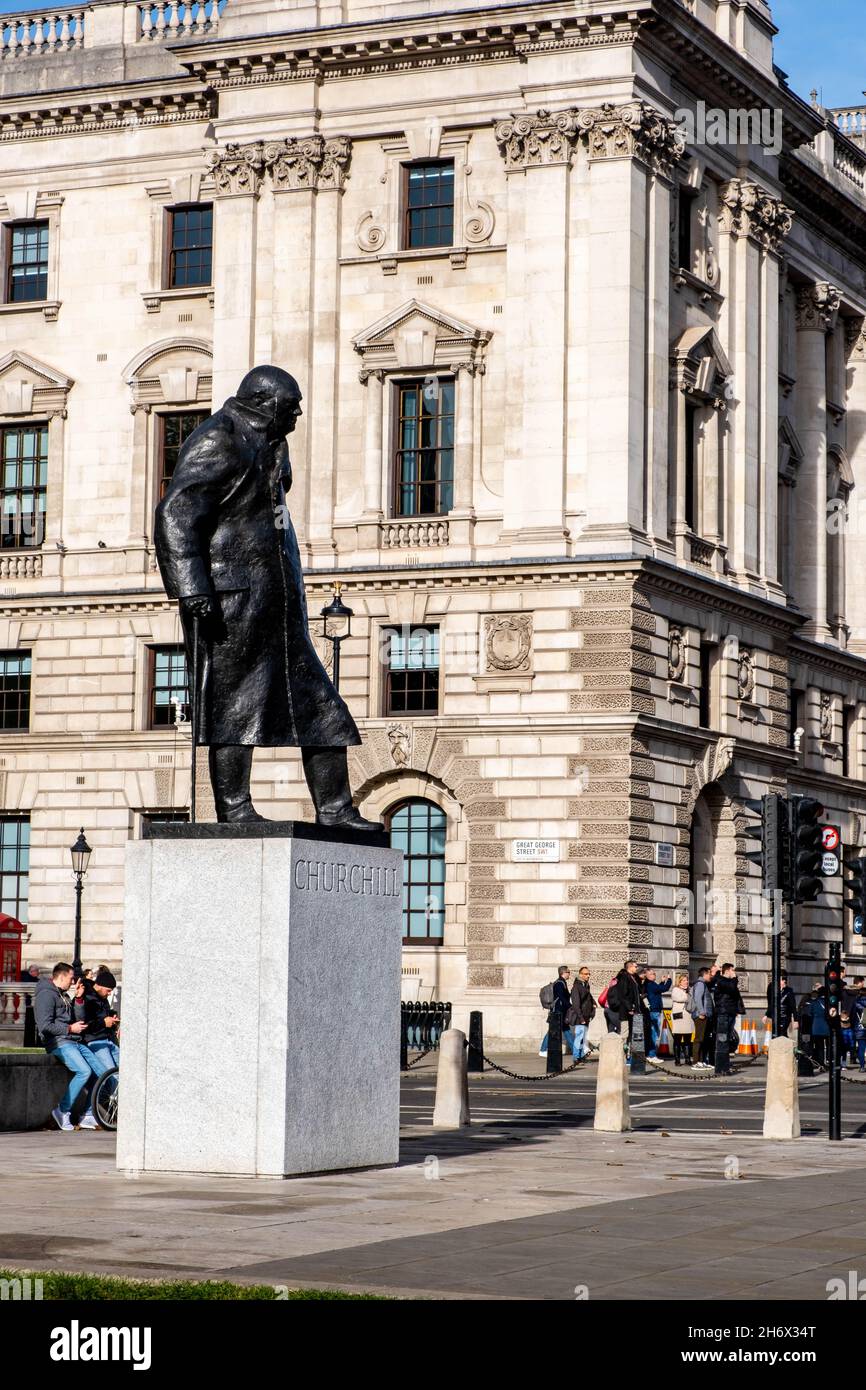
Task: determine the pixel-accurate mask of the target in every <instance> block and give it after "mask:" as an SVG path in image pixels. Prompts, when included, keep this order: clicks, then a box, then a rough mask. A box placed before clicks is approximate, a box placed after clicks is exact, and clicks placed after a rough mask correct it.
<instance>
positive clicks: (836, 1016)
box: [824, 945, 842, 1028]
mask: <svg viewBox="0 0 866 1390" xmlns="http://www.w3.org/2000/svg"><path fill="white" fill-rule="evenodd" d="M824 1000H825V1003H826V1006H827V1022H828V1023H829V1024H830V1027H831V1028H839V1027H840V1026H841V1022H842V968H841V950H840V948H839V946H836V945H833V946H831V947H830V959H829V961H828V962H827V964H826V965H825V966H824Z"/></svg>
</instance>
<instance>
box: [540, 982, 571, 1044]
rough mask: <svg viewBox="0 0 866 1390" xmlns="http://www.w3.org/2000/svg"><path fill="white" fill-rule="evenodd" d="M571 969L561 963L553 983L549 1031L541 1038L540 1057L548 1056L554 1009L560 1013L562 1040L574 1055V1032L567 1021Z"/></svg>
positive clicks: (548, 1017)
mask: <svg viewBox="0 0 866 1390" xmlns="http://www.w3.org/2000/svg"><path fill="white" fill-rule="evenodd" d="M570 979H571V971H570V970H569V968H568V966H567V965H561V966H560V967H559V970H558V972H557V977H556V979H555V981H554V983H553V1006H552V1008H551V1010H550V1013H549V1014H548V1015H547V1025H548V1031H547V1032H546V1033H545V1035H544V1037H543V1038H542V1040H541V1047H540V1048H539V1049H538V1055H539V1057H546V1056H547V1045H548V1043H549V1042H550V1024H551V1022H552V1021H553V1013H554V1011H555V1012H556V1013H558V1014H559V1018H560V1026H561V1028H562V1041H563V1043H567V1044H568V1046H569V1047H570V1048H571V1055H572V1056H574V1033H573V1032H572V1030H571V1029H570V1028H569V1027H568V1025H567V1023H566V1015H567V1014H568V1011H569V1009H570V1008H571V994H570V992H569V984H568V982H569V980H570Z"/></svg>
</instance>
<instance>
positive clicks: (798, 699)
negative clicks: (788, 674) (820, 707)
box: [788, 682, 806, 748]
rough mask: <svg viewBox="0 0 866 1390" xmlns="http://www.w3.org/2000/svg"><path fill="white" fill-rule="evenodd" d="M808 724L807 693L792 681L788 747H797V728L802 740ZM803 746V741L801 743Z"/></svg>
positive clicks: (789, 697)
mask: <svg viewBox="0 0 866 1390" xmlns="http://www.w3.org/2000/svg"><path fill="white" fill-rule="evenodd" d="M805 725H806V695H805V692H804V691H802V690H798V689H797V688H796V686H795V685H794V683H793V682H791V685H790V688H789V695H788V747H789V748H796V746H797V730H798V729H800V730H801V733H800V740H802V738H803V734H804V732H805ZM800 747H801V748H802V741H801V743H800Z"/></svg>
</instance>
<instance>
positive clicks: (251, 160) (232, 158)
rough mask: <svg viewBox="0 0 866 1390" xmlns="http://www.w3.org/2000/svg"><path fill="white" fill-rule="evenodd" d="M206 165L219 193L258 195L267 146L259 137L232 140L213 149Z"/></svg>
mask: <svg viewBox="0 0 866 1390" xmlns="http://www.w3.org/2000/svg"><path fill="white" fill-rule="evenodd" d="M207 166H208V169H209V171H210V173H211V174H212V176H213V181H214V185H215V187H216V193H217V196H218V197H230V196H232V195H234V196H237V195H238V194H242V193H247V194H251V195H252V196H253V197H258V193H259V189H260V188H261V183H262V175H263V173H264V168H265V154H264V146H263V145H262V143H261V141H260V140H259V141H256V142H255V143H254V144H251V145H237V144H229V145H226V146H225V147H224V148H223V149H221V150H210V151H209V152H208V156H207Z"/></svg>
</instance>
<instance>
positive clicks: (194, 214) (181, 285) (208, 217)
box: [168, 203, 213, 290]
mask: <svg viewBox="0 0 866 1390" xmlns="http://www.w3.org/2000/svg"><path fill="white" fill-rule="evenodd" d="M169 223H170V241H169V253H168V287H169V289H171V290H180V289H186V288H188V287H190V286H193V285H209V284H210V283H211V263H212V260H213V207H212V205H211V204H210V203H192V204H190V206H189V207H182V208H171V209H170V211H169Z"/></svg>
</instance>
